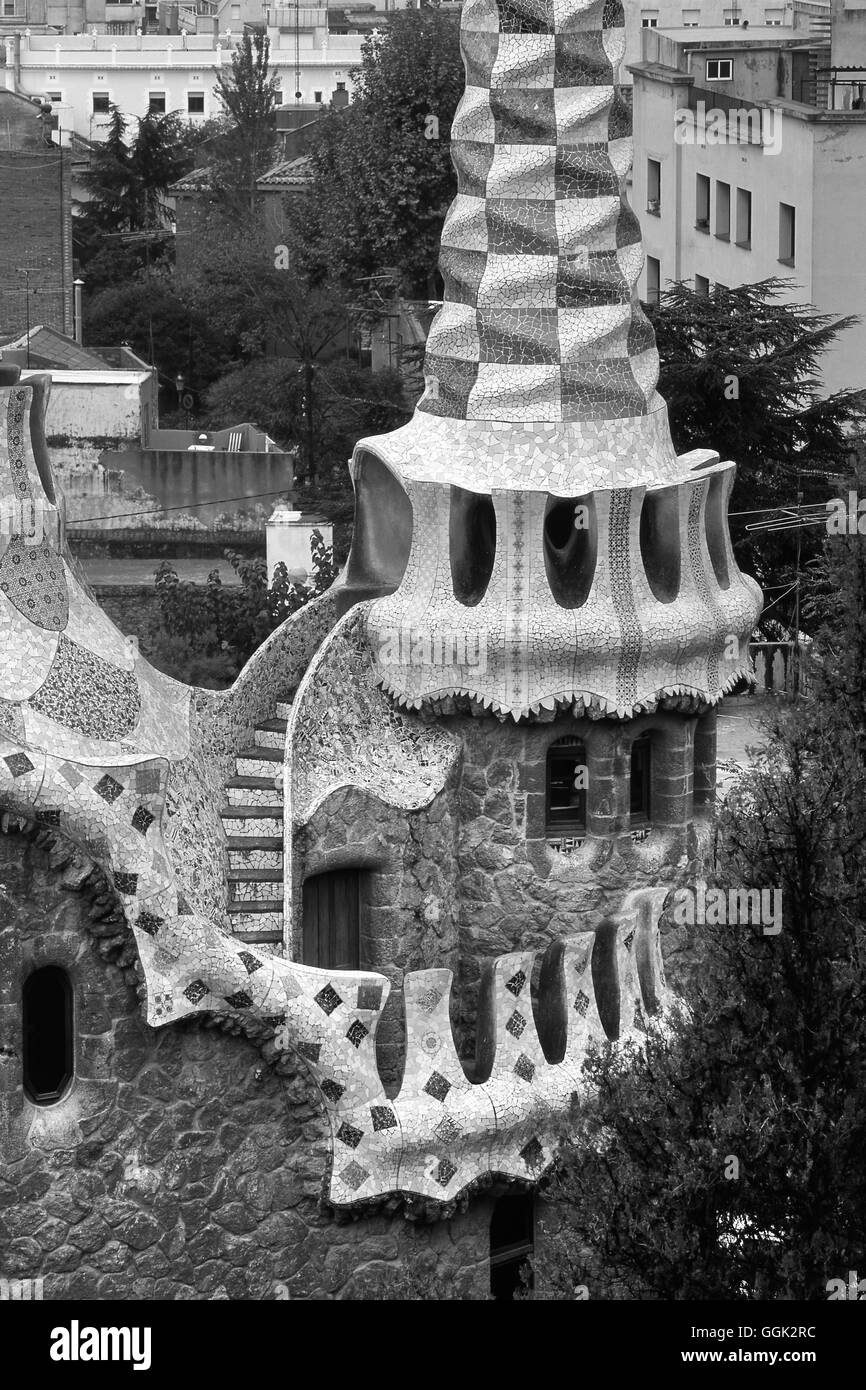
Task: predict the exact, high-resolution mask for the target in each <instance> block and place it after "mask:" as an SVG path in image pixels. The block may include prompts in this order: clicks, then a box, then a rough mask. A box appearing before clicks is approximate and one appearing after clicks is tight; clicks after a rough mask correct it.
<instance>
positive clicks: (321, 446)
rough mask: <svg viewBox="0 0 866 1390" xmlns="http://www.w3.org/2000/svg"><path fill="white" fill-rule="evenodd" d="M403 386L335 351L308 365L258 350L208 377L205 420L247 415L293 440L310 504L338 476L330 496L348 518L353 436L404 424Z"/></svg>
mask: <svg viewBox="0 0 866 1390" xmlns="http://www.w3.org/2000/svg"><path fill="white" fill-rule="evenodd" d="M400 390H401V382H400V378H399V376H398V375H397V374H396V373H395V372H371V371H368V370H366V369H365V368H362V367H357V366H355V365H354V364H353V363H351V362H347V361H345V359H343V358H339V357H336V358H331V360H330V361H325V362H321V363H320V362H309V363H306V364H305V363H304V362H299V361H298V360H297V359H293V358H287V357H259V358H256V359H254V360H253V361H252V362H249V363H247V364H246V365H245V366H242V367H237V368H235V369H234V370H232V371H231V372H229V373H227V374H226V375H225V376H223V377H220V379H219V380H218V381H215V382H214V383H213V385H212V386H211V387H210V389H209V391H208V393H207V398H206V416H205V423H209V424H212V425H213V426H214V427H216V426H218V425H221V424H225V422H226V420H234V419H248V418H250V417H252V419H253V422H254V423H255V424H257V425H258V426H259V428H260V429H263V430H266V431H267V433H268V434H270V435H272V436H273V437H274V438H275V439H277V440H278V441H279V442H280V443H281V444H283V445H285V446H291V445H294V446H296V447H297V449H298V475H299V479H300V481H301V482H302V483H306V485H307V487H308V489H309V496H310V498H311V499H313V504H315V499H317V498H321V496H322V494H323V492H327V491H328V484H329V483H331V484H333V483H334V482H336V481H337V479H339V480H341V481H342V487H339V488H337V489H336V490H334V489H333V487H332V489H331V500H332V501H333V502H334V503H335V504H336V505H337V512H336V518H335V519H345V509H346V504H347V503H350V501H351V487H350V484H349V475H348V470H347V468H346V462H347V460H348V458H349V456H350V455H351V452H352V448H353V446H354V444H355V441H356V440H357V439H360V438H361V437H362V436H363V435H366V434H377V433H380V432H382V431H384V430H387V429H393V428H395V426H396V425H398V424H402V423H404V421H405V419H406V412H405V411H404V410H403V408H402V406H401V405H400ZM310 459H312V467H311V466H310ZM329 510H330V509H329Z"/></svg>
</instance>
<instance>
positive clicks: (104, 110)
mask: <svg viewBox="0 0 866 1390" xmlns="http://www.w3.org/2000/svg"><path fill="white" fill-rule="evenodd" d="M93 114H94V116H107V115H108V93H107V92H94V93H93Z"/></svg>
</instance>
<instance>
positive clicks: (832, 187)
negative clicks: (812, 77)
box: [632, 69, 866, 394]
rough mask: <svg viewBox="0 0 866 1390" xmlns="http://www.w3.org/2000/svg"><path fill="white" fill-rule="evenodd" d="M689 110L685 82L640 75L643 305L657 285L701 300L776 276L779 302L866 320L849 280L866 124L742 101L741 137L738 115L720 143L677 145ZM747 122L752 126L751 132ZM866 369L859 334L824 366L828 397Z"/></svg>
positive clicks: (862, 333)
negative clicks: (678, 286) (681, 113)
mask: <svg viewBox="0 0 866 1390" xmlns="http://www.w3.org/2000/svg"><path fill="white" fill-rule="evenodd" d="M701 85H702V90H701V91H700V92H699V93H698V94H697V95H698V96H700V98H701V99H704V100H705V101H706V103H707V106H706V110H707V112H710V111H711V110H712V109H713V108H712V107H711V105H710V103H711V102H712V97H711V96H708V95H706V93H707V86H706V84H701ZM718 85H719V87H720V88H721V87H722V86H726V87H727V88H730V85H731V84H718ZM734 86H735V90H736V92H737V94H739V87H738V86H737V84H736V83H735V84H734ZM692 91H693V96H692V100H693V101H694V89H692ZM729 94H730V95H733V93H729ZM688 101H689V85H688V84H687V83H686V82H684V81H683V78H682V76H681V75H679V74H677V73H674V72H673V71H671V72H669V73H660V72H651V71H649V70H647V69H638V70H636V73H635V88H634V103H635V125H634V130H635V137H634V138H635V157H634V183H633V193H632V202H633V206H634V208H635V211H636V212H637V214H638V216H639V218H640V222H641V228H642V231H643V237H644V247H645V251H646V255H647V263H646V266H645V268H644V272H643V275H642V277H641V280H640V284H639V292H640V294H641V295H642V297H644V298H650V299H652V298H653V297H654V296H655V286H656V280H657V279H659V280H660V281H661V285H662V289H663V288H664V285H665V283H666V282H669V281H671V280H677V279H680V280H686V281H689V282H692V283H693V284H695V285H696V286H697V287H698V288H699V289H700V290H701V291H704V290H708V289H711V288H712V286H713V285H717V284H721V285H727V286H736V285H744V284H754V283H756V282H757V281H759V280H764V279H767V278H769V277H770V276H777V277H779V278H780V279H782V280H784V281H785V282H786V284H787V288H786V289H785V290H783V298H788V299H790V300H791V301H794V302H802V303H814V304H816V305H817V306H818V308H819V309H820V310H821V311H822V312H824V313H828V314H833V315H836V316H838V317H842V316H844V315H848V314H859V315H863V314H866V282H863V281H862V280H859V279H858V278H857V277H856V276H854V277H852V276H851V274H850V267H851V266H852V265H855V264H857V263H859V259H860V249H859V242H860V226H861V223H862V211H863V207H862V204H863V199H862V188H863V177H864V174H866V117H864V116H860V115H859V114H858V113H852V114H850V115H848V114H845V113H842V112H830V111H820V112H819V111H817V110H811V111H810V110H809V109H808V108H803V107H801V106H799V105H797V104H795V103H791V102H788V101H773V102H772V103H764V104H763V106H757V105H752V104H751V101H750V100H747V99H746V98H745V97H743V99H742V103H741V106H740V110H741V111H742V113H743V125H742V127H738V126H737V125H736V123H735V122H736V118H737V113H736V111H735V112H734V115H733V117H732V122H733V123H732V124H731V126H730V127H729V128H728V127H723V126H722V125H719V126H718V130H719V132H720V133H719V135H718V136H714V135H712V133H710V132H708V131H707V130H706V129H704V130H703V131H702V129H701V120H700V119H699V120H697V122H696V125H695V133H694V138H692V137H690V138H688V139H685V140H682V141H679V140H678V139H677V138H675V134H674V132H675V128H676V118H677V111H678V110H681V109H683V108H685V107H687V105H688ZM717 109H718V110H719V111H722V112H723V114H725V115H726V113H727V108H726V107H724V106H723V105H719V107H718V108H717ZM749 111H751V112H753V113H757V119H753V120H752V122H751V125H750V126H747V125H746V115H747V113H748V112H749ZM707 119H709V117H707ZM750 119H751V118H750ZM762 121H763V122H764V143H763V144H762V143H760V140H761V136H760V134H759V132H760V130H761V122H762ZM659 168H660V175H659V174H658V173H657V172H656V171H657V169H659ZM858 171H859V172H858ZM653 194H658V198H657V202H656V201H654V199H653ZM864 362H866V329H864V327H863V325H862V324H859V325H855V326H854V327H852V328H850V329H848V330H846V332H845V333H844V334H842V335H841V337H840V339H839V341H838V344H837V346H836V347H834V348H833V349H832V350H831V351H830V352H829V353H827V354H826V355H825V357H824V358H823V362H822V368H823V373H824V390H825V391H826V393H828V394H829V393H830V392H831V391H837V390H841V389H845V388H848V389H856V388H862V386H863V384H864V366H863V363H864Z"/></svg>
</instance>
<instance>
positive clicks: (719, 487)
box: [706, 473, 731, 589]
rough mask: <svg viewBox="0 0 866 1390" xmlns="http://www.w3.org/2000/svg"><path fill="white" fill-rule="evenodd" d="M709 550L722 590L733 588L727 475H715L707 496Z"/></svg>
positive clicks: (711, 480)
mask: <svg viewBox="0 0 866 1390" xmlns="http://www.w3.org/2000/svg"><path fill="white" fill-rule="evenodd" d="M706 518H707V548H708V549H709V552H710V559H711V561H712V564H713V570H714V572H715V576H716V579H717V580H718V584H719V588H720V589H729V588H730V587H731V576H730V574H729V573H728V546H727V531H728V509H727V505H726V501H725V475H724V473H714V474H713V476H712V478H710V489H709V492H708V494H707V507H706Z"/></svg>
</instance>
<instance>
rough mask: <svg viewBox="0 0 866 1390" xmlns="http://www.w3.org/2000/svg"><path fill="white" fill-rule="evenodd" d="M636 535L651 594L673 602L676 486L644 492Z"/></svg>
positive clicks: (677, 535) (676, 558)
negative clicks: (638, 528) (638, 539)
mask: <svg viewBox="0 0 866 1390" xmlns="http://www.w3.org/2000/svg"><path fill="white" fill-rule="evenodd" d="M639 537H640V553H641V559H642V560H643V567H644V573H645V575H646V577H647V582H648V584H649V586H650V588H651V589H652V591H653V594H654V596H655V597H656V598H657V599H658V600H659V603H673V601H674V599H675V598H676V596H677V594H678V593H679V591H680V519H679V503H678V489H676V488H662V489H660V490H659V491H657V492H647V493H646V494H645V496H644V499H643V505H642V506H641V513H640V530H639Z"/></svg>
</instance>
